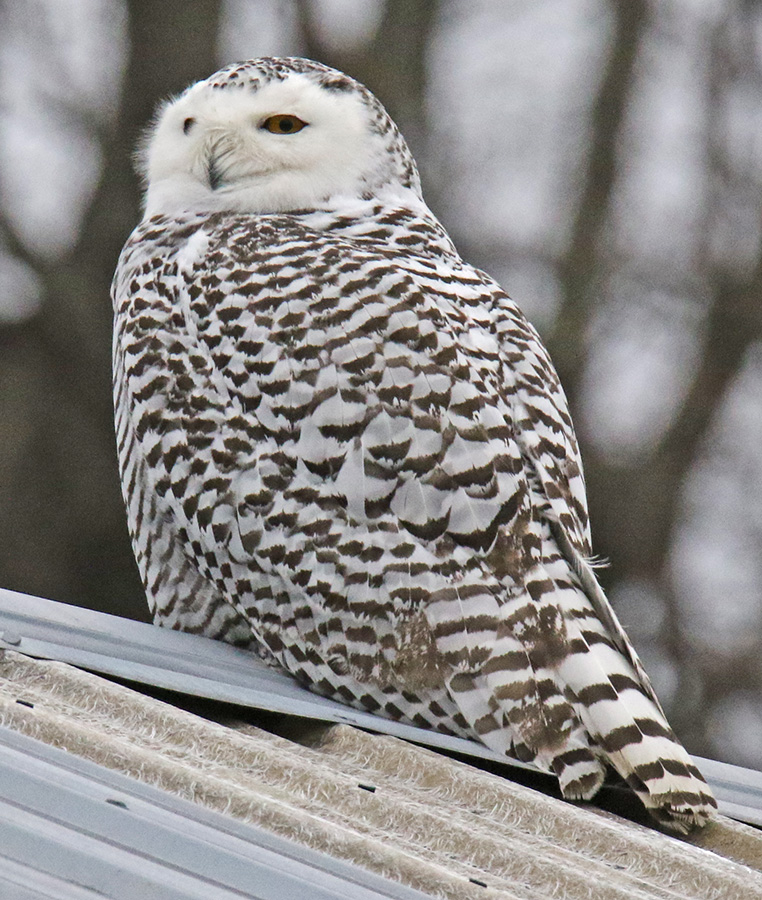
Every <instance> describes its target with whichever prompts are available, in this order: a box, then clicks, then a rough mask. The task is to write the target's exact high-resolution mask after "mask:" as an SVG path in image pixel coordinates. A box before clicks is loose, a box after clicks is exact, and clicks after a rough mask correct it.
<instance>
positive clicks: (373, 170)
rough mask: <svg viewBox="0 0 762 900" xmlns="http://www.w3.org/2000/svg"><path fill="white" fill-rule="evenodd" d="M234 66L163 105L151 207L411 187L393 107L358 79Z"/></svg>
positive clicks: (296, 203)
mask: <svg viewBox="0 0 762 900" xmlns="http://www.w3.org/2000/svg"><path fill="white" fill-rule="evenodd" d="M322 69H324V67H321V70H322ZM225 71H226V70H223V73H218V75H216V76H212V77H211V78H209V79H207V80H206V81H203V82H199V83H198V84H196V85H194V86H193V87H191V88H190V89H189V90H188V91H186V92H185V93H184V94H183V95H182V96H180V97H179V98H178V99H176V100H174V101H173V102H170V103H169V104H167V105H166V106H165V107H164V108H163V109H162V110H161V112H160V114H159V117H158V119H157V122H156V124H155V126H154V127H153V130H152V131H151V133H150V135H149V138H148V141H147V144H146V150H145V160H144V168H145V176H146V180H147V185H148V189H147V194H146V215H148V216H152V215H156V214H160V213H163V214H170V215H171V214H176V213H179V212H183V211H187V212H222V211H231V212H237V213H268V212H285V211H289V210H295V209H305V208H315V207H320V206H321V205H324V204H326V203H330V201H331V200H332V199H333V198H336V197H346V196H351V197H357V196H362V195H369V194H370V195H372V194H373V193H374V192H378V191H381V190H387V191H388V190H390V189H391V190H394V189H397V190H399V191H401V192H404V191H405V190H406V187H405V185H404V184H403V180H404V178H403V172H404V166H402V165H400V160H398V159H395V153H390V152H389V151H390V147H389V132H388V130H385V129H384V128H383V124H384V123H383V117H384V116H386V113H385V112H384V111H383V109H382V107H381V106H380V104H378V103H377V101H375V99H374V98H373V97H372V95H370V94H369V93H368V92H367V91H365V89H363V88H361V87H360V86H359V85H357V84H356V83H355V82H353V81H351V80H350V79H347V78H344V79H343V80H342V81H341V82H339V83H338V84H336V83H334V84H332V83H330V82H329V83H328V84H325V83H321V80H320V79H319V78H316V77H315V73H311V72H309V71H308V72H300V71H288V70H286V71H285V73H284V72H279V74H278V77H277V78H270V79H268V78H266V77H261V76H260V77H258V78H250V79H249V80H248V81H244V80H240V79H239V80H235V81H233V80H229V79H228V80H225V79H224V78H220V76H221V75H224V73H225ZM328 71H331V70H328ZM323 81H325V77H324V76H323ZM368 98H370V101H371V102H369V99H368ZM379 111H380V113H379ZM379 118H381V125H382V127H379ZM386 118H387V119H388V117H386ZM388 122H389V127H390V128H391V129H394V126H393V125H392V123H391V120H388ZM394 131H395V134H396V138H397V143H398V144H399V143H400V142H401V139H400V138H399V135H398V133H396V129H394ZM402 146H403V147H404V142H402ZM404 149H405V151H406V149H407V148H404ZM397 155H399V154H397Z"/></svg>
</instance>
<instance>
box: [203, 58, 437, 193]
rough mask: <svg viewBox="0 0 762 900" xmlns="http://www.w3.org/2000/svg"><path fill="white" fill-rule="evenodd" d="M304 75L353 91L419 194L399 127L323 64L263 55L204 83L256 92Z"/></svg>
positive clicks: (361, 88) (365, 93)
mask: <svg viewBox="0 0 762 900" xmlns="http://www.w3.org/2000/svg"><path fill="white" fill-rule="evenodd" d="M294 73H299V74H301V75H306V76H307V77H308V78H310V79H311V80H312V81H314V82H315V83H316V84H319V85H320V86H321V87H322V88H325V89H326V90H331V91H355V92H356V93H358V94H359V95H360V97H361V98H362V101H363V103H364V104H365V106H366V107H367V108H368V109H369V110H370V113H371V119H370V122H371V128H373V129H374V130H375V131H376V132H377V133H378V134H380V135H382V136H384V137H386V139H387V142H386V150H387V153H388V154H390V155H391V156H392V157H395V158H397V159H398V160H399V165H398V169H399V172H398V174H399V177H400V181H401V183H402V184H403V185H404V186H405V187H409V188H412V189H413V190H414V191H416V193H420V189H421V184H420V179H419V177H418V169H417V167H416V165H415V160H414V159H413V157H412V154H411V153H410V150H409V148H408V146H407V143H406V142H405V139H404V138H403V137H402V134H401V133H400V130H399V128H397V126H396V125H395V123H394V122H393V121H392V119H391V117H390V116H389V113H387V111H386V110H385V109H384V107H383V106H382V105H381V103H380V101H379V100H378V99H377V98H376V97H375V96H374V95H373V94H372V93H371V92H370V91H369V90H368V89H367V88H366V87H365V85H363V84H360V82H359V81H355V80H354V78H350V77H349V76H348V75H345V74H344V73H343V72H339V70H338V69H332V68H331V67H330V66H325V65H323V63H319V62H315V61H314V60H311V59H302V58H301V57H296V56H264V57H262V58H261V59H250V60H247V61H245V62H238V63H232V64H231V65H229V66H225V68H224V69H220V71H219V72H216V73H215V74H214V75H211V76H210V77H209V78H207V80H206V83H207V84H209V85H210V86H211V87H213V88H215V89H218V90H228V89H231V88H232V89H247V88H248V89H249V90H252V91H256V90H258V89H259V88H260V87H262V85H264V84H267V83H268V82H271V81H285V80H286V79H287V78H288V77H289V75H293V74H294Z"/></svg>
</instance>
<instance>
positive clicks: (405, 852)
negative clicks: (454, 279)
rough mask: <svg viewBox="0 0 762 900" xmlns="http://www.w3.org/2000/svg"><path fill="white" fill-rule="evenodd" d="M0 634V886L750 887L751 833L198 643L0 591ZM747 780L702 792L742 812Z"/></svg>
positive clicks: (225, 892) (234, 891) (757, 878)
mask: <svg viewBox="0 0 762 900" xmlns="http://www.w3.org/2000/svg"><path fill="white" fill-rule="evenodd" d="M0 632H2V640H0V725H2V726H5V727H0V897H2V898H3V900H6V898H8V900H17V898H19V900H36V898H42V897H45V898H56V900H58V898H68V900H80V898H88V897H93V898H94V897H104V896H105V897H108V898H114V900H120V898H122V897H130V898H132V897H136V898H137V897H139V898H140V900H144V898H145V900H153V898H156V900H159V898H161V900H164V898H169V900H174V898H176V897H177V898H185V897H194V898H195V897H199V898H200V897H205V898H210V900H211V898H220V900H224V898H226V897H262V898H283V900H291V898H297V900H298V898H302V897H304V898H306V897H310V898H313V897H314V898H320V900H322V898H324V897H337V898H350V897H351V898H361V900H366V898H368V900H369V898H372V897H379V898H382V897H389V898H406V897H426V896H436V897H441V898H447V900H482V898H484V900H486V898H495V900H497V898H500V900H539V898H543V900H550V898H553V900H576V898H583V897H584V898H585V900H662V898H664V897H666V896H669V897H670V898H672V900H716V898H718V897H722V898H723V900H750V898H755V900H762V835H761V834H760V833H759V832H758V831H756V830H755V829H753V828H750V827H749V826H747V825H744V824H740V823H736V822H731V821H729V820H727V819H724V818H720V819H719V820H718V821H717V822H715V823H713V824H712V825H711V826H709V827H708V828H706V829H703V830H702V831H701V832H699V833H698V834H697V835H694V836H691V837H690V838H689V839H688V840H687V841H683V840H678V839H675V838H674V837H670V836H667V835H665V834H661V833H659V832H658V831H656V830H654V829H653V828H644V827H641V826H640V825H637V824H633V823H632V822H629V821H626V820H624V819H622V818H620V817H619V816H618V815H612V814H611V813H608V812H605V811H602V810H600V809H596V808H595V807H594V806H592V805H590V804H581V805H576V804H570V803H565V802H562V801H560V800H558V799H556V798H554V797H553V796H548V795H547V794H545V793H543V792H542V791H537V790H532V789H530V788H529V787H526V786H524V785H522V784H517V783H515V782H514V781H513V780H511V779H507V778H504V777H499V776H496V775H493V774H490V773H489V772H485V771H480V770H479V769H478V768H474V767H473V766H472V765H468V764H466V763H464V762H461V761H458V760H455V759H451V758H448V757H446V756H443V755H442V754H441V753H440V752H434V751H432V750H429V749H426V748H424V747H420V746H417V743H426V742H428V743H433V742H434V741H436V743H440V744H441V743H443V742H446V743H448V744H449V745H450V747H449V749H455V750H457V751H458V752H459V753H460V754H463V755H466V754H469V753H471V754H474V753H475V754H478V755H479V756H481V757H484V756H488V755H489V754H488V753H484V752H481V750H482V748H480V747H479V745H476V744H471V743H470V742H467V741H455V740H454V739H452V740H451V739H446V738H442V736H440V735H436V734H431V733H429V732H425V731H419V730H418V729H415V728H407V727H405V726H399V725H397V724H396V723H393V722H389V721H386V720H384V719H379V718H376V717H374V716H370V715H367V714H362V713H358V712H355V711H353V710H351V709H347V708H345V707H343V706H339V705H337V704H334V703H331V702H329V701H327V700H323V699H322V698H320V697H316V696H313V695H312V694H310V693H308V692H307V691H305V690H303V689H302V688H301V687H299V686H298V685H297V684H296V683H295V682H293V681H292V680H291V679H289V678H288V677H286V676H284V675H282V674H281V673H278V672H277V671H274V670H272V669H270V668H268V667H266V666H263V665H262V664H261V663H260V662H259V661H258V660H257V659H256V658H253V657H252V656H251V655H250V654H247V653H244V652H242V651H239V650H236V649H234V648H232V647H228V646H226V645H224V644H218V643H216V642H212V641H208V640H205V639H203V638H197V637H193V636H191V635H185V634H179V633H175V632H169V631H164V630H162V629H156V628H154V627H153V626H149V625H145V624H141V623H136V622H131V621H127V620H123V619H119V618H116V617H112V616H106V615H103V614H100V613H95V612H91V611H88V610H83V609H79V608H76V607H70V606H65V605H63V604H58V603H53V602H50V601H44V600H40V599H39V598H34V597H27V596H24V595H21V594H13V593H11V592H4V591H0ZM59 660H65V661H59ZM69 663H72V664H73V665H71V664H69ZM79 667H81V668H79ZM88 669H90V670H92V671H87V670H88ZM96 671H101V672H104V673H108V674H110V675H113V676H117V677H118V678H119V679H120V680H126V681H128V682H129V683H130V684H133V685H135V684H137V685H138V687H139V688H140V687H141V685H140V682H144V683H145V684H146V685H152V686H158V687H165V688H170V689H171V690H172V691H173V693H172V694H171V695H168V696H169V700H170V702H166V701H165V700H162V699H159V698H158V697H156V696H151V695H150V691H149V694H148V695H146V694H145V693H142V692H141V690H135V689H133V688H132V687H130V686H128V685H126V684H122V683H119V681H117V682H114V681H111V680H108V679H105V678H103V677H101V676H100V675H98V674H94V672H96ZM145 690H146V691H148V690H149V689H148V688H145ZM176 692H184V693H185V694H186V695H188V696H187V697H185V698H183V697H182V695H181V694H179V693H176ZM158 694H159V696H162V692H161V691H159V692H158ZM192 695H198V696H201V697H207V698H212V699H208V700H201V701H199V700H196V699H195V698H194V697H193V696H192ZM215 698H216V699H217V700H223V701H224V702H215ZM183 703H185V704H186V706H187V708H183ZM249 705H250V706H253V707H256V709H254V710H251V711H249V710H247V709H245V707H247V706H249ZM262 707H264V708H266V709H270V710H274V711H276V712H280V713H285V714H286V715H276V716H272V715H269V714H267V713H262V712H260V711H259V709H260V708H262ZM197 713H199V714H197ZM268 716H269V718H268ZM297 716H299V717H302V718H298V717H297ZM337 722H338V723H341V724H333V723H337ZM326 723H329V724H326ZM347 723H351V724H357V725H361V726H362V728H364V729H367V730H372V731H375V732H379V731H385V730H386V731H393V732H395V733H397V734H399V735H403V736H404V737H405V738H406V739H407V740H399V739H398V738H397V737H392V736H389V735H384V734H380V735H379V734H368V733H365V731H362V730H359V729H357V728H353V727H351V724H347ZM261 724H264V726H265V727H259V725H261ZM282 725H287V726H288V728H289V729H291V730H290V731H289V732H288V733H286V732H285V731H282V728H281V726H282ZM273 729H275V730H278V729H281V732H282V733H281V734H278V733H275V731H274V730H273ZM33 738H34V739H37V740H33ZM40 741H42V742H43V743H40ZM409 741H415V742H417V743H410V742H409ZM57 748H64V749H65V750H67V751H69V752H68V753H63V752H62V751H61V750H60V749H57ZM438 749H440V750H441V749H442V748H441V747H440V748H438ZM479 763H480V764H481V765H491V763H489V762H487V761H485V760H484V759H482V760H481V761H479ZM704 768H705V769H706V766H704ZM496 771H501V772H504V771H505V769H499V770H496ZM740 773H741V775H743V777H741V775H739V772H738V771H736V770H735V768H734V767H727V768H725V769H722V770H721V771H720V774H721V775H722V776H723V778H724V782H722V783H720V782H719V781H717V782H716V783H715V788H720V789H721V790H723V791H725V792H726V797H730V799H726V800H725V801H724V802H725V803H727V804H730V803H736V804H737V806H738V807H740V808H742V809H746V808H747V806H748V807H749V808H750V809H753V807H751V806H749V803H750V800H749V798H750V797H751V796H753V795H754V791H755V790H758V788H759V782H758V781H756V782H754V778H753V776H755V773H744V772H743V770H740ZM726 776H727V777H726ZM747 776H748V778H749V779H751V781H750V782H748V783H747V781H745V780H744V779H745V778H746V777H747ZM718 792H719V791H718ZM615 799H616V798H615ZM188 801H193V802H188ZM612 809H613V810H614V811H615V812H617V813H621V812H622V807H621V805H620V804H619V802H618V800H617V802H616V803H614V804H613V805H612ZM691 844H693V845H694V846H691ZM373 873H375V874H373Z"/></svg>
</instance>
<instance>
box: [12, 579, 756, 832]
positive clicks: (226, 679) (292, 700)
mask: <svg viewBox="0 0 762 900" xmlns="http://www.w3.org/2000/svg"><path fill="white" fill-rule="evenodd" d="M2 647H7V648H8V649H13V650H17V651H18V652H20V653H24V654H26V655H27V656H31V657H35V658H38V659H53V660H59V661H60V662H66V663H70V664H71V665H74V666H79V667H81V668H85V669H89V670H91V671H94V672H99V673H102V674H105V675H112V676H115V677H117V678H124V679H127V680H129V681H134V682H138V683H141V684H146V685H151V686H154V687H160V688H166V689H168V690H173V691H179V692H181V693H185V694H190V695H193V696H196V697H205V698H208V699H212V700H220V701H223V702H227V703H235V704H238V705H240V706H248V707H252V708H255V709H264V710H269V711H271V712H279V713H285V714H288V715H293V716H304V717H306V718H311V719H318V720H322V721H328V722H341V723H345V724H348V725H354V726H356V727H358V728H365V729H367V730H369V731H375V732H379V733H383V734H390V735H394V736H395V737H399V738H403V739H405V740H409V741H414V742H415V743H418V744H422V745H424V746H429V747H433V748H439V749H444V750H451V751H454V752H457V753H461V754H464V755H466V756H471V757H480V758H482V759H493V760H497V761H499V762H501V763H505V762H506V760H505V758H504V757H502V756H500V755H499V754H496V753H493V752H492V751H491V750H489V749H488V748H487V747H484V746H482V745H481V744H477V743H475V742H472V741H467V740H463V739H462V738H456V737H450V736H448V735H443V734H438V733H436V732H432V731H426V730H424V729H421V728H415V727H413V726H411V725H404V724H402V723H399V722H393V721H391V720H388V719H383V718H381V717H379V716H375V715H372V714H371V713H365V712H360V711H358V710H353V709H350V708H349V707H346V706H343V705H341V704H339V703H335V702H334V701H332V700H327V699H325V698H323V697H318V696H316V695H314V694H311V693H310V692H309V691H307V690H306V689H304V688H303V687H301V686H300V685H299V684H297V682H295V681H294V680H293V679H292V678H289V677H288V675H286V674H284V673H282V672H279V671H277V670H275V669H272V668H270V667H269V666H267V665H265V664H264V663H263V662H262V661H261V660H259V659H258V658H257V657H255V656H253V655H252V654H251V653H247V652H246V651H243V650H238V649H236V648H235V647H231V646H229V645H227V644H223V643H221V642H219V641H211V640H209V639H207V638H203V637H199V636H198V635H192V634H184V633H181V632H176V631H167V630H165V629H162V628H156V627H154V626H153V625H148V624H145V623H143V622H134V621H132V620H129V619H122V618H120V617H118V616H110V615H106V614H105V613H99V612H94V611H93V610H88V609H81V608H79V607H75V606H68V605H66V604H63V603H57V602H55V601H52V600H44V599H42V598H40V597H33V596H30V595H27V594H19V593H16V592H13V591H7V590H2V589H0V648H2ZM694 758H695V760H696V763H697V765H698V766H699V768H700V769H701V771H702V772H703V774H704V776H705V777H706V778H707V780H708V782H709V784H710V786H711V787H712V790H713V791H714V793H715V796H716V797H717V800H718V803H719V807H720V811H721V812H722V813H723V814H724V815H727V816H730V817H731V818H734V819H737V820H739V821H742V822H747V823H750V824H753V825H759V826H762V773H760V772H756V771H753V770H751V769H744V768H741V767H739V766H731V765H728V764H727V763H721V762H717V761H715V760H709V759H702V758H700V757H694ZM511 764H512V765H513V764H514V763H511ZM515 765H521V764H520V763H515ZM530 768H531V767H530Z"/></svg>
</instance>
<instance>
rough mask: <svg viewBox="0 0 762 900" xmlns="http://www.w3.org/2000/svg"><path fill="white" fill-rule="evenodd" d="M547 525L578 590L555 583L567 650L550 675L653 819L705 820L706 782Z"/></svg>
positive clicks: (594, 589) (580, 561)
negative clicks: (563, 612)
mask: <svg viewBox="0 0 762 900" xmlns="http://www.w3.org/2000/svg"><path fill="white" fill-rule="evenodd" d="M554 526H555V527H552V531H553V536H554V537H555V538H556V540H557V542H558V544H559V547H560V549H561V551H562V553H563V555H564V557H565V559H566V561H567V562H568V563H569V565H570V566H571V569H572V571H573V573H574V575H575V576H576V580H577V582H578V583H579V584H580V587H581V588H582V590H581V591H580V590H579V589H577V588H562V589H560V590H559V592H558V593H557V595H556V602H558V603H559V604H560V605H562V606H564V607H566V608H567V609H569V611H570V612H571V613H572V614H571V615H569V616H567V621H566V627H567V634H568V638H569V644H570V647H571V648H572V650H573V652H572V653H571V654H569V655H568V657H567V658H566V659H565V660H564V661H563V663H562V664H561V666H560V667H559V670H558V674H559V676H560V678H561V680H562V681H563V682H564V683H565V684H566V685H567V686H568V688H569V690H570V691H571V692H572V693H573V694H574V696H576V697H577V699H578V701H579V702H578V703H577V704H575V706H576V708H577V712H578V714H579V716H580V718H581V719H582V721H583V723H584V725H585V727H586V729H587V730H588V732H589V733H590V735H591V737H592V739H593V741H594V742H595V743H596V744H597V745H598V746H599V747H600V748H601V750H602V751H603V754H604V755H605V757H606V759H608V760H609V762H610V763H611V765H612V766H613V767H614V768H615V769H616V770H617V772H618V773H619V774H620V775H621V776H622V778H624V779H625V781H626V782H627V783H628V784H629V785H630V787H631V788H632V789H633V790H634V791H635V793H636V794H637V795H638V796H639V797H640V799H641V800H642V802H643V804H644V805H645V806H646V808H647V809H648V810H649V812H650V813H651V814H652V815H653V816H654V818H656V819H657V820H658V821H660V822H661V823H662V824H664V825H665V826H667V827H671V828H673V829H675V830H678V831H688V830H690V829H691V828H693V827H699V826H701V825H704V824H706V822H707V821H708V820H709V818H710V817H711V816H712V814H713V812H714V811H715V810H716V808H717V804H716V802H715V799H714V797H713V796H712V793H711V791H710V789H709V787H708V786H707V784H706V782H705V781H704V779H703V777H702V775H701V773H700V772H699V770H698V769H697V767H696V766H695V764H694V763H693V761H692V760H691V758H690V756H689V755H688V753H687V751H686V750H685V749H684V747H683V746H682V745H681V744H680V742H679V741H678V740H677V738H676V737H675V735H674V733H673V732H672V729H671V728H670V726H669V723H668V722H667V718H666V716H665V715H664V711H663V710H662V707H661V704H660V703H659V701H658V699H657V697H656V694H655V693H654V690H653V687H652V686H651V682H650V680H649V678H648V676H647V675H646V673H645V671H644V669H643V666H642V664H641V662H640V660H639V658H638V656H637V653H636V652H635V649H634V648H633V646H632V644H631V643H630V642H629V640H628V638H627V636H626V634H625V632H624V629H623V628H622V626H621V624H620V623H619V620H618V619H617V617H616V614H615V613H614V611H613V609H612V608H611V606H610V604H609V602H608V600H607V598H606V596H605V594H604V593H603V591H602V589H601V587H600V586H599V585H598V582H597V579H596V578H595V575H594V573H593V571H592V569H591V567H590V566H589V564H588V563H587V562H586V561H585V560H584V558H583V557H582V556H581V555H580V554H579V553H578V552H577V551H576V550H575V549H574V548H573V547H572V546H571V543H570V542H569V541H568V539H565V540H564V539H563V537H562V539H561V540H559V537H560V536H561V535H563V531H562V529H561V528H560V526H559V525H558V524H557V523H554ZM564 537H565V536H564ZM580 601H581V603H580ZM585 607H586V608H587V610H586V611H585V609H584V608H585Z"/></svg>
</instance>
